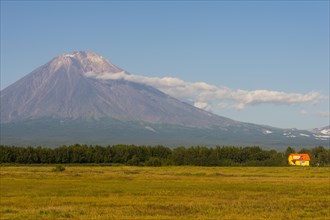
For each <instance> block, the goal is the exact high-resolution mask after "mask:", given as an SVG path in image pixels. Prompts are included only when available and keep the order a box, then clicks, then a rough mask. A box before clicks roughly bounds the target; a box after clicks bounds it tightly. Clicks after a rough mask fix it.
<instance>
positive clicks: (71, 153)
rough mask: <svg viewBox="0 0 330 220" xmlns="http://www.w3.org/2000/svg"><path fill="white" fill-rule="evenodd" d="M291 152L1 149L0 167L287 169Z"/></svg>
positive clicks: (322, 152)
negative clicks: (29, 165)
mask: <svg viewBox="0 0 330 220" xmlns="http://www.w3.org/2000/svg"><path fill="white" fill-rule="evenodd" d="M293 152H295V150H294V148H292V147H288V148H287V150H286V151H285V152H277V151H276V150H263V149H262V148H260V147H257V146H253V147H232V146H226V147H215V148H208V147H204V146H197V147H188V148H186V147H177V148H174V149H172V148H168V147H164V146H160V145H159V146H155V147H151V146H135V145H114V146H107V147H102V146H98V145H96V146H88V145H80V144H75V145H70V146H65V145H63V146H61V147H57V148H46V147H36V148H35V147H16V146H3V145H1V146H0V163H19V164H32V163H34V164H53V163H57V164H67V163H79V164H83V163H97V164H100V163H101V164H111V163H115V164H126V165H130V166H143V165H145V166H168V165H193V166H286V165H287V158H288V155H289V154H290V153H293ZM299 153H308V154H310V157H311V165H312V166H329V164H330V150H329V149H327V148H324V147H322V146H319V147H315V148H313V149H301V150H300V151H299Z"/></svg>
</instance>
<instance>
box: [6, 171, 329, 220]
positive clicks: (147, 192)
mask: <svg viewBox="0 0 330 220" xmlns="http://www.w3.org/2000/svg"><path fill="white" fill-rule="evenodd" d="M53 167H54V166H2V167H1V168H0V169H1V176H0V177H1V179H0V193H1V197H0V219H88V220H92V219H329V218H330V207H329V204H330V174H329V173H330V172H329V171H330V168H327V167H326V168H318V167H174V166H173V167H157V168H152V167H126V166H118V167H113V166H66V170H65V171H63V172H52V169H53Z"/></svg>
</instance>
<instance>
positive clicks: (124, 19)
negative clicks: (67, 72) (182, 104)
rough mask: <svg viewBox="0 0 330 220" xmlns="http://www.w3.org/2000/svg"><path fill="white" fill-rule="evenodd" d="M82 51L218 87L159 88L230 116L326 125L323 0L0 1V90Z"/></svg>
mask: <svg viewBox="0 0 330 220" xmlns="http://www.w3.org/2000/svg"><path fill="white" fill-rule="evenodd" d="M80 50H91V51H94V52H96V53H98V54H100V55H102V56H104V57H106V58H107V59H108V60H110V61H111V62H112V63H114V64H115V65H117V66H119V67H121V68H123V69H125V70H126V71H128V72H130V73H132V74H135V75H142V76H144V77H145V78H148V77H151V78H155V77H158V78H159V79H161V78H162V77H171V79H173V80H174V79H180V80H182V81H183V82H184V83H187V84H188V85H190V86H192V87H191V88H192V89H195V88H196V86H195V84H194V83H197V82H205V83H206V84H207V85H208V86H213V87H215V88H216V89H215V90H216V91H217V92H218V93H217V94H219V93H221V92H223V91H224V90H226V91H227V92H228V94H227V96H220V95H218V96H217V97H216V95H215V93H210V92H209V90H207V89H208V88H209V87H207V86H206V87H205V86H204V87H205V88H204V87H203V89H205V90H203V91H202V93H203V94H204V97H199V100H193V99H194V97H195V96H196V91H197V90H194V92H195V93H194V92H192V93H191V94H184V96H183V95H181V96H180V94H177V95H176V93H175V92H177V90H176V89H175V84H173V86H172V87H171V88H166V89H167V90H166V91H169V93H171V95H174V96H177V98H180V99H183V100H184V101H190V102H191V103H192V104H195V105H196V106H199V107H203V108H206V109H208V110H210V111H212V112H214V113H217V114H219V115H222V116H226V117H229V118H232V119H235V120H239V121H245V122H252V123H258V124H267V125H271V126H275V127H281V128H291V127H296V128H302V129H307V128H314V127H322V126H325V125H328V124H330V122H329V1H180V2H176V1H156V2H150V1H124V2H121V1H70V2H65V1H46V2H40V1H1V89H3V88H5V87H7V86H8V85H10V84H11V83H13V82H15V81H16V80H18V79H19V78H21V77H23V76H24V75H26V74H28V73H29V72H31V71H32V70H33V69H35V68H37V67H38V66H40V65H42V64H44V63H46V62H47V61H49V60H50V59H52V58H54V57H56V56H58V55H60V54H65V53H71V52H73V51H80ZM174 81H175V80H174ZM213 87H212V88H213ZM199 89H201V88H200V87H199ZM198 91H200V90H198ZM207 95H209V96H208V97H207V98H206V97H205V96H207ZM229 97H235V98H229ZM295 99H297V100H298V99H299V100H298V101H295ZM313 100H314V101H313Z"/></svg>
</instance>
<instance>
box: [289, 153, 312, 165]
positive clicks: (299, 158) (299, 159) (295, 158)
mask: <svg viewBox="0 0 330 220" xmlns="http://www.w3.org/2000/svg"><path fill="white" fill-rule="evenodd" d="M310 160H311V159H310V157H309V155H308V154H290V156H289V158H288V161H289V164H290V165H293V166H309V161H310Z"/></svg>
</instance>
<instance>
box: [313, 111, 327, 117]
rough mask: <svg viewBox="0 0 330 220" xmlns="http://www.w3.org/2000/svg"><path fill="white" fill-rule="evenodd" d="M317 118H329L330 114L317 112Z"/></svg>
mask: <svg viewBox="0 0 330 220" xmlns="http://www.w3.org/2000/svg"><path fill="white" fill-rule="evenodd" d="M316 115H317V116H321V117H325V118H329V117H330V112H326V111H322V112H316Z"/></svg>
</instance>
